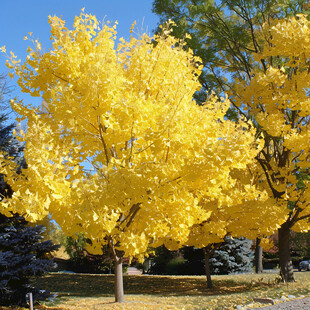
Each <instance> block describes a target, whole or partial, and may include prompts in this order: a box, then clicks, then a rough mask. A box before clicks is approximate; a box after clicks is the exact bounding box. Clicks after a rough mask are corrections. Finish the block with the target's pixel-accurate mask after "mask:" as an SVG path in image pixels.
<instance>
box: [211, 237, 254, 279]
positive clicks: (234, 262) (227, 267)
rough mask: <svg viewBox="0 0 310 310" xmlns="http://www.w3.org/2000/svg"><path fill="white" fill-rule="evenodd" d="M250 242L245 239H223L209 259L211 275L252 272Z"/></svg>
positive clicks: (252, 256) (252, 254) (252, 255)
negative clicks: (223, 241)
mask: <svg viewBox="0 0 310 310" xmlns="http://www.w3.org/2000/svg"><path fill="white" fill-rule="evenodd" d="M251 246H252V241H250V240H248V239H245V238H234V239H232V238H230V237H227V238H225V243H223V244H222V245H221V246H220V248H219V249H218V250H215V252H214V254H213V256H212V258H211V259H210V265H211V272H212V274H233V273H249V272H252V271H253V258H254V253H253V250H252V249H251Z"/></svg>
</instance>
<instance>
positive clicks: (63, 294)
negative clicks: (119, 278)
mask: <svg viewBox="0 0 310 310" xmlns="http://www.w3.org/2000/svg"><path fill="white" fill-rule="evenodd" d="M295 277H296V282H295V283H292V284H279V283H278V281H277V280H278V276H277V275H276V274H272V273H270V274H267V273H264V274H262V275H255V274H251V275H230V276H214V277H213V279H214V289H213V290H209V289H207V288H206V285H205V277H202V276H174V277H173V276H147V275H142V276H125V277H124V288H125V293H126V301H127V302H126V303H125V304H121V305H118V304H115V303H114V302H113V301H114V297H113V285H114V284H113V276H112V275H90V274H64V273H52V274H49V275H47V276H45V277H43V278H40V279H39V280H38V281H37V282H38V285H39V286H40V288H41V289H48V290H50V291H52V292H57V293H58V298H57V299H56V300H55V301H54V302H48V303H46V304H45V305H44V306H42V307H40V308H41V309H47V308H50V309H135V310H139V309H236V306H237V305H243V306H245V305H248V304H251V303H252V307H254V306H260V305H259V304H253V298H254V297H270V298H273V299H280V298H281V297H282V298H283V296H285V297H287V296H288V295H294V296H296V297H299V296H309V295H310V272H296V273H295ZM36 309H38V307H36Z"/></svg>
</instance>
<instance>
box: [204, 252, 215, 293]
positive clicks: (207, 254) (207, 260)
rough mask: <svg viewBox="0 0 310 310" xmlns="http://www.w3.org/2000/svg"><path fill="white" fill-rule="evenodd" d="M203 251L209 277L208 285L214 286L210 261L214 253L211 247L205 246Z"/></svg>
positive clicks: (209, 286)
mask: <svg viewBox="0 0 310 310" xmlns="http://www.w3.org/2000/svg"><path fill="white" fill-rule="evenodd" d="M203 253H204V256H205V272H206V277H207V287H208V288H213V283H212V279H211V270H210V263H209V260H210V257H211V255H212V254H213V253H212V252H211V249H210V248H209V247H205V248H203Z"/></svg>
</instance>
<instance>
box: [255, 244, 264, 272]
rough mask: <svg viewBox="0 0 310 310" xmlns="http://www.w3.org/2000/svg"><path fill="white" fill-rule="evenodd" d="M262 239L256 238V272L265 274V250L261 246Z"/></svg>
mask: <svg viewBox="0 0 310 310" xmlns="http://www.w3.org/2000/svg"><path fill="white" fill-rule="evenodd" d="M259 244H260V239H259V238H256V244H255V272H256V273H262V272H263V248H262V247H261V246H259Z"/></svg>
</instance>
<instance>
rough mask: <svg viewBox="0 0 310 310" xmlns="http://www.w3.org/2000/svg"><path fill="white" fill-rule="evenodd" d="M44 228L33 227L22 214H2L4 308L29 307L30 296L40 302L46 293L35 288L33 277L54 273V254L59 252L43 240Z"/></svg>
mask: <svg viewBox="0 0 310 310" xmlns="http://www.w3.org/2000/svg"><path fill="white" fill-rule="evenodd" d="M43 231H44V227H43V226H41V225H37V226H34V227H32V226H29V225H28V222H27V221H26V220H25V219H24V218H23V217H22V216H19V215H18V214H14V215H12V217H6V216H4V215H1V214H0V305H4V306H9V305H25V295H26V293H29V292H33V295H34V299H35V300H40V299H42V298H45V297H46V294H40V291H39V290H38V289H36V288H34V287H32V285H31V279H32V278H33V277H37V276H40V275H42V274H44V273H45V272H47V271H48V270H50V269H51V268H52V267H53V266H54V263H53V261H52V260H51V259H50V258H51V257H50V253H51V252H52V251H55V250H57V249H58V246H56V245H53V243H52V242H51V241H41V240H42V238H43V236H42V233H43Z"/></svg>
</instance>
